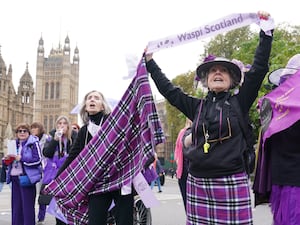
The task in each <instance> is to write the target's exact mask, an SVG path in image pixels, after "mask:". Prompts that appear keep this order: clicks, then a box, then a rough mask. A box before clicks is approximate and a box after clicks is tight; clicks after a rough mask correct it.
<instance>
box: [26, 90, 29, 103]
mask: <svg viewBox="0 0 300 225" xmlns="http://www.w3.org/2000/svg"><path fill="white" fill-rule="evenodd" d="M26 103H27V104H29V103H30V96H29V93H28V92H27V93H26Z"/></svg>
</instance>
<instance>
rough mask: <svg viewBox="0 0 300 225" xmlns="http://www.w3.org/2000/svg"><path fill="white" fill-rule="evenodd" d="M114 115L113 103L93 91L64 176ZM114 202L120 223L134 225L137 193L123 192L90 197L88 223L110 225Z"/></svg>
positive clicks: (84, 105) (86, 99) (85, 103)
mask: <svg viewBox="0 0 300 225" xmlns="http://www.w3.org/2000/svg"><path fill="white" fill-rule="evenodd" d="M110 113H111V109H110V107H109V104H108V102H107V101H106V99H105V97H104V95H103V94H102V93H101V92H99V91H95V90H93V91H90V92H88V93H87V94H86V95H85V97H84V99H83V103H82V107H81V110H80V116H81V119H82V122H83V124H84V125H83V126H82V127H81V129H80V130H79V133H78V138H77V139H76V142H75V145H74V146H73V148H72V151H71V153H70V155H69V156H68V158H67V160H66V161H65V163H64V165H63V166H62V167H61V169H60V170H59V173H58V174H60V173H61V172H62V171H63V170H64V169H65V168H66V167H67V166H68V165H69V164H70V163H71V162H72V161H73V160H74V159H75V157H76V156H77V155H78V154H79V153H80V152H81V150H82V149H83V148H84V147H85V146H86V145H87V143H88V142H89V141H90V140H91V139H92V137H93V136H94V135H95V134H96V133H97V131H98V130H99V128H100V127H101V125H102V124H103V123H104V122H105V120H106V119H107V117H108V116H109V114H110ZM113 201H114V204H115V217H116V223H117V224H122V225H127V224H128V225H132V224H133V193H132V192H131V193H126V194H122V190H121V189H119V190H116V191H112V192H107V193H104V194H92V195H90V197H89V202H88V217H89V221H88V224H89V225H106V224H107V221H106V220H107V215H108V210H109V208H110V207H111V204H112V202H113Z"/></svg>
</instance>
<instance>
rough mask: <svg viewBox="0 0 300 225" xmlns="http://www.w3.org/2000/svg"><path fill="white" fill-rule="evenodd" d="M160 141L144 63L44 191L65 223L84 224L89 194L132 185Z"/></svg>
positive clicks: (159, 132)
mask: <svg viewBox="0 0 300 225" xmlns="http://www.w3.org/2000/svg"><path fill="white" fill-rule="evenodd" d="M163 140H164V136H163V133H162V128H161V124H160V121H159V117H158V114H157V111H156V107H155V104H154V101H153V96H152V93H151V88H150V84H149V80H148V75H147V71H146V68H145V63H144V62H143V60H141V63H140V64H139V66H138V69H137V75H136V76H135V77H134V78H133V80H132V82H131V84H130V85H129V87H128V89H127V90H126V92H125V94H124V95H123V97H122V99H121V101H120V102H119V103H118V105H117V106H116V107H115V109H114V111H113V112H112V113H111V115H110V116H109V117H108V119H107V120H106V121H105V123H104V124H103V125H102V127H101V129H100V130H99V131H98V133H97V134H96V135H95V136H94V137H93V138H92V140H91V141H90V142H89V143H88V144H87V145H86V147H85V148H84V149H83V150H82V151H81V153H80V154H79V155H78V156H77V157H76V158H75V159H74V160H73V162H72V163H71V164H70V165H69V166H68V167H67V168H66V170H65V171H64V172H62V173H61V174H60V175H59V176H58V177H57V178H56V179H55V180H54V181H52V182H51V183H50V184H49V185H48V186H47V187H46V189H45V191H46V192H48V193H49V194H52V195H54V196H55V199H56V201H57V204H58V206H59V207H60V208H61V210H62V212H63V214H64V215H65V216H66V218H67V220H68V222H69V224H81V225H82V224H87V222H88V195H90V194H101V193H105V192H110V191H114V190H117V189H120V188H121V187H122V186H124V185H126V184H131V183H132V180H133V178H134V177H135V176H136V175H137V174H138V173H139V172H140V171H141V170H142V169H143V166H144V164H145V163H146V161H147V159H148V158H149V157H151V156H153V155H154V146H155V145H157V144H159V143H162V142H163Z"/></svg>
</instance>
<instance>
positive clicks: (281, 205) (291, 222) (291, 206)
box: [270, 185, 300, 225]
mask: <svg viewBox="0 0 300 225" xmlns="http://www.w3.org/2000/svg"><path fill="white" fill-rule="evenodd" d="M270 202H271V208H272V213H273V220H274V222H273V224H274V225H299V224H300V187H295V186H281V185H272V192H271V198H270Z"/></svg>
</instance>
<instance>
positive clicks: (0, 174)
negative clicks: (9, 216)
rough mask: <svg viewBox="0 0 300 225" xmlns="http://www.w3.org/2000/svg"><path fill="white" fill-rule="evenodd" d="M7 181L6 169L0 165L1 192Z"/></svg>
mask: <svg viewBox="0 0 300 225" xmlns="http://www.w3.org/2000/svg"><path fill="white" fill-rule="evenodd" d="M5 180H6V175H5V168H3V166H2V164H1V165H0V192H1V191H2V189H3V186H4V183H5Z"/></svg>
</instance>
